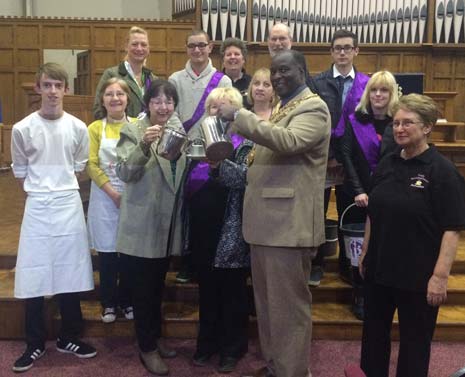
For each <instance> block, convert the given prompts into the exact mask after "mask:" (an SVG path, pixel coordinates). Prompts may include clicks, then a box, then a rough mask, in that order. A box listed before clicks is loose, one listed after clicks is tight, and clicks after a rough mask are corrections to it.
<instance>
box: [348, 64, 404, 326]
mask: <svg viewBox="0 0 465 377" xmlns="http://www.w3.org/2000/svg"><path fill="white" fill-rule="evenodd" d="M398 100H399V96H398V90H397V83H396V79H395V78H394V76H393V75H392V73H390V72H388V71H379V72H376V73H375V74H373V76H372V77H371V78H370V80H369V81H368V83H367V85H366V87H365V90H364V92H363V94H362V98H361V100H360V103H359V104H358V106H357V107H356V109H355V112H354V113H353V114H351V115H349V121H348V122H347V124H346V127H345V131H344V135H343V137H342V140H341V144H340V148H341V154H342V162H343V164H344V171H345V182H344V186H343V187H344V190H345V191H346V193H347V194H348V195H349V196H351V197H352V198H353V200H354V202H355V204H356V205H357V206H358V207H360V208H362V210H358V211H356V210H354V209H351V210H350V211H349V212H347V215H346V216H345V217H344V219H345V220H344V222H345V223H348V224H353V223H364V222H365V217H366V210H365V208H366V207H367V206H368V195H367V193H368V188H369V184H370V179H371V176H372V174H373V172H374V171H375V169H376V166H377V164H378V162H379V161H380V160H381V158H382V157H383V156H384V155H386V154H388V153H389V152H392V151H393V150H394V149H395V142H394V137H393V134H392V109H393V107H394V105H396V104H397V102H398ZM355 262H356V261H355V259H354V260H353V263H355ZM352 278H353V286H354V295H353V303H352V312H353V313H354V315H355V316H356V317H357V318H358V319H360V320H362V319H363V316H364V313H363V289H362V280H361V278H360V275H359V273H358V269H357V267H356V266H353V267H352Z"/></svg>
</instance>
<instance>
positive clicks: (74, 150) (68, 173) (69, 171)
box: [11, 112, 89, 192]
mask: <svg viewBox="0 0 465 377" xmlns="http://www.w3.org/2000/svg"><path fill="white" fill-rule="evenodd" d="M11 157H12V161H13V163H12V164H11V166H12V168H13V174H14V176H15V177H16V178H24V179H25V181H24V190H25V191H26V192H55V191H63V190H77V189H79V184H78V181H77V179H76V176H75V172H81V171H83V170H84V169H85V167H86V163H87V159H88V158H89V136H88V133H87V127H86V125H85V124H84V122H82V121H81V120H79V119H78V118H76V117H74V116H73V115H71V114H68V113H66V112H64V113H63V116H62V117H61V118H59V119H56V120H49V119H45V118H42V117H41V116H40V115H39V113H38V112H34V113H32V114H30V115H28V116H27V117H26V118H24V119H23V120H21V121H20V122H18V123H16V124H15V125H14V127H13V133H12V138H11Z"/></svg>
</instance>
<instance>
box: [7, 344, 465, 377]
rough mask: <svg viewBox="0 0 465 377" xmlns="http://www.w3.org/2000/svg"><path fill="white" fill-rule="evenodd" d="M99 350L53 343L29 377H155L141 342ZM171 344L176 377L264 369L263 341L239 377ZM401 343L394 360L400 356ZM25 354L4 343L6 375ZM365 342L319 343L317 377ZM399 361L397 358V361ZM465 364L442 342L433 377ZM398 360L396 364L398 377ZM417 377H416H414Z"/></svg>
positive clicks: (340, 370) (327, 376)
mask: <svg viewBox="0 0 465 377" xmlns="http://www.w3.org/2000/svg"><path fill="white" fill-rule="evenodd" d="M88 340H89V342H90V343H92V344H93V345H94V346H95V347H97V350H98V352H99V353H98V355H97V357H95V358H94V359H89V360H80V359H78V358H76V357H75V356H73V355H66V354H61V353H59V352H58V351H56V350H55V344H54V342H48V343H47V353H46V354H45V356H43V357H42V358H41V359H40V360H38V361H37V362H36V363H35V365H34V367H33V368H32V369H31V370H29V371H28V372H25V373H23V374H22V375H24V376H30V377H132V376H134V377H136V376H137V377H140V376H143V377H146V376H147V377H148V376H151V375H150V374H149V373H148V372H146V370H145V369H144V367H143V366H142V365H141V364H140V362H139V358H138V353H137V348H136V344H135V341H134V340H133V339H128V338H92V339H88ZM167 344H168V345H170V346H171V347H174V348H175V349H176V350H177V351H178V354H179V355H178V357H177V358H175V359H170V360H168V361H167V363H168V365H169V367H170V369H171V374H170V376H172V377H213V376H230V377H239V376H240V375H241V373H244V372H248V371H250V370H251V369H255V368H259V367H261V366H262V365H263V362H262V360H261V358H260V355H259V353H258V347H257V341H256V340H253V341H251V343H250V347H249V353H248V354H247V355H246V357H244V359H242V360H241V361H240V363H239V365H238V367H237V370H236V371H235V372H234V373H230V374H220V373H218V372H216V370H215V366H216V364H217V362H218V358H217V357H215V358H212V360H211V364H210V366H208V367H205V368H198V367H193V366H191V364H190V362H189V360H190V357H191V355H192V354H193V352H194V348H195V341H194V340H177V339H169V340H168V341H167ZM397 348H398V347H397V343H395V344H394V346H393V357H397ZM23 351H24V343H23V342H20V341H0V376H1V377H6V376H19V374H16V373H13V372H11V366H12V364H13V362H14V361H15V359H16V358H17V357H18V356H20V354H21V353H22V352H23ZM359 357H360V342H355V341H347V342H346V341H344V342H343V341H339V342H338V341H314V342H313V347H312V373H313V377H339V376H340V377H343V376H344V367H345V366H346V365H347V364H351V363H355V364H357V363H358V362H359ZM394 360H395V359H394ZM464 365H465V343H446V342H436V343H434V345H433V350H432V357H431V365H430V377H447V376H450V375H451V374H452V373H453V372H455V371H456V370H457V369H459V368H461V367H463V366H464ZM394 368H395V361H393V362H392V363H391V376H394V374H395V373H394ZM412 377H415V376H412Z"/></svg>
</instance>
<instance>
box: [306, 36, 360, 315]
mask: <svg viewBox="0 0 465 377" xmlns="http://www.w3.org/2000/svg"><path fill="white" fill-rule="evenodd" d="M358 52H359V48H358V38H357V36H356V35H355V34H354V33H352V32H350V31H348V30H342V29H341V30H337V31H336V32H335V33H334V35H333V38H332V40H331V57H332V59H333V64H332V66H331V68H329V69H328V70H327V71H325V72H322V73H321V74H319V75H317V76H315V77H314V78H313V80H312V82H311V84H312V85H313V86H311V89H312V90H313V91H314V92H316V93H318V95H319V96H320V97H321V98H322V99H323V100H324V101H325V102H326V104H327V105H328V108H329V112H330V113H331V129H332V132H331V143H330V147H329V155H328V170H327V175H326V185H325V213H326V211H327V209H328V203H329V198H330V195H331V188H332V187H333V186H334V187H335V193H336V207H337V213H338V218H340V217H341V215H342V212H343V211H344V210H345V208H347V207H348V206H349V205H350V204H351V203H352V197H351V196H350V195H348V194H347V193H346V192H345V191H344V189H343V185H342V183H343V179H344V171H343V167H342V165H341V163H340V161H341V159H340V158H338V156H339V150H338V138H339V137H341V136H342V135H343V134H344V128H345V123H346V121H347V119H348V116H349V115H350V114H351V113H353V112H354V111H355V107H356V106H357V104H358V103H359V102H360V98H361V96H362V93H363V90H364V89H365V85H366V83H367V81H368V76H366V75H364V74H363V73H360V72H357V71H356V70H355V68H354V65H353V61H354V58H355V57H356V56H357V55H358ZM349 217H350V216H348V217H347V219H348V218H349ZM338 238H339V271H340V274H341V277H342V278H343V279H344V280H348V281H352V280H353V279H352V276H351V268H350V262H349V261H348V259H347V258H346V256H345V247H344V239H343V236H342V234H341V232H339V235H338ZM323 268H324V255H323V253H322V250H321V248H320V250H319V252H318V254H317V257H316V258H315V260H314V261H313V265H312V272H311V274H310V279H309V284H310V285H312V286H318V285H319V284H320V281H321V279H322V277H323ZM355 280H356V281H357V282H358V284H356V285H355V288H356V289H355V292H354V303H353V304H354V305H353V310H354V312H356V313H359V312H363V300H362V299H361V297H362V292H361V288H360V286H361V281H360V279H355ZM357 286H358V287H357ZM357 316H359V315H358V314H357ZM361 316H363V314H362V315H361Z"/></svg>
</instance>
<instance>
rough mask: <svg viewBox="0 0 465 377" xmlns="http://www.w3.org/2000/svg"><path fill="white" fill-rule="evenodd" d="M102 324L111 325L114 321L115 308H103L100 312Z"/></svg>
mask: <svg viewBox="0 0 465 377" xmlns="http://www.w3.org/2000/svg"><path fill="white" fill-rule="evenodd" d="M101 317H102V321H103V323H112V322H115V321H116V310H115V308H105V309H103V312H102V316H101Z"/></svg>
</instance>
